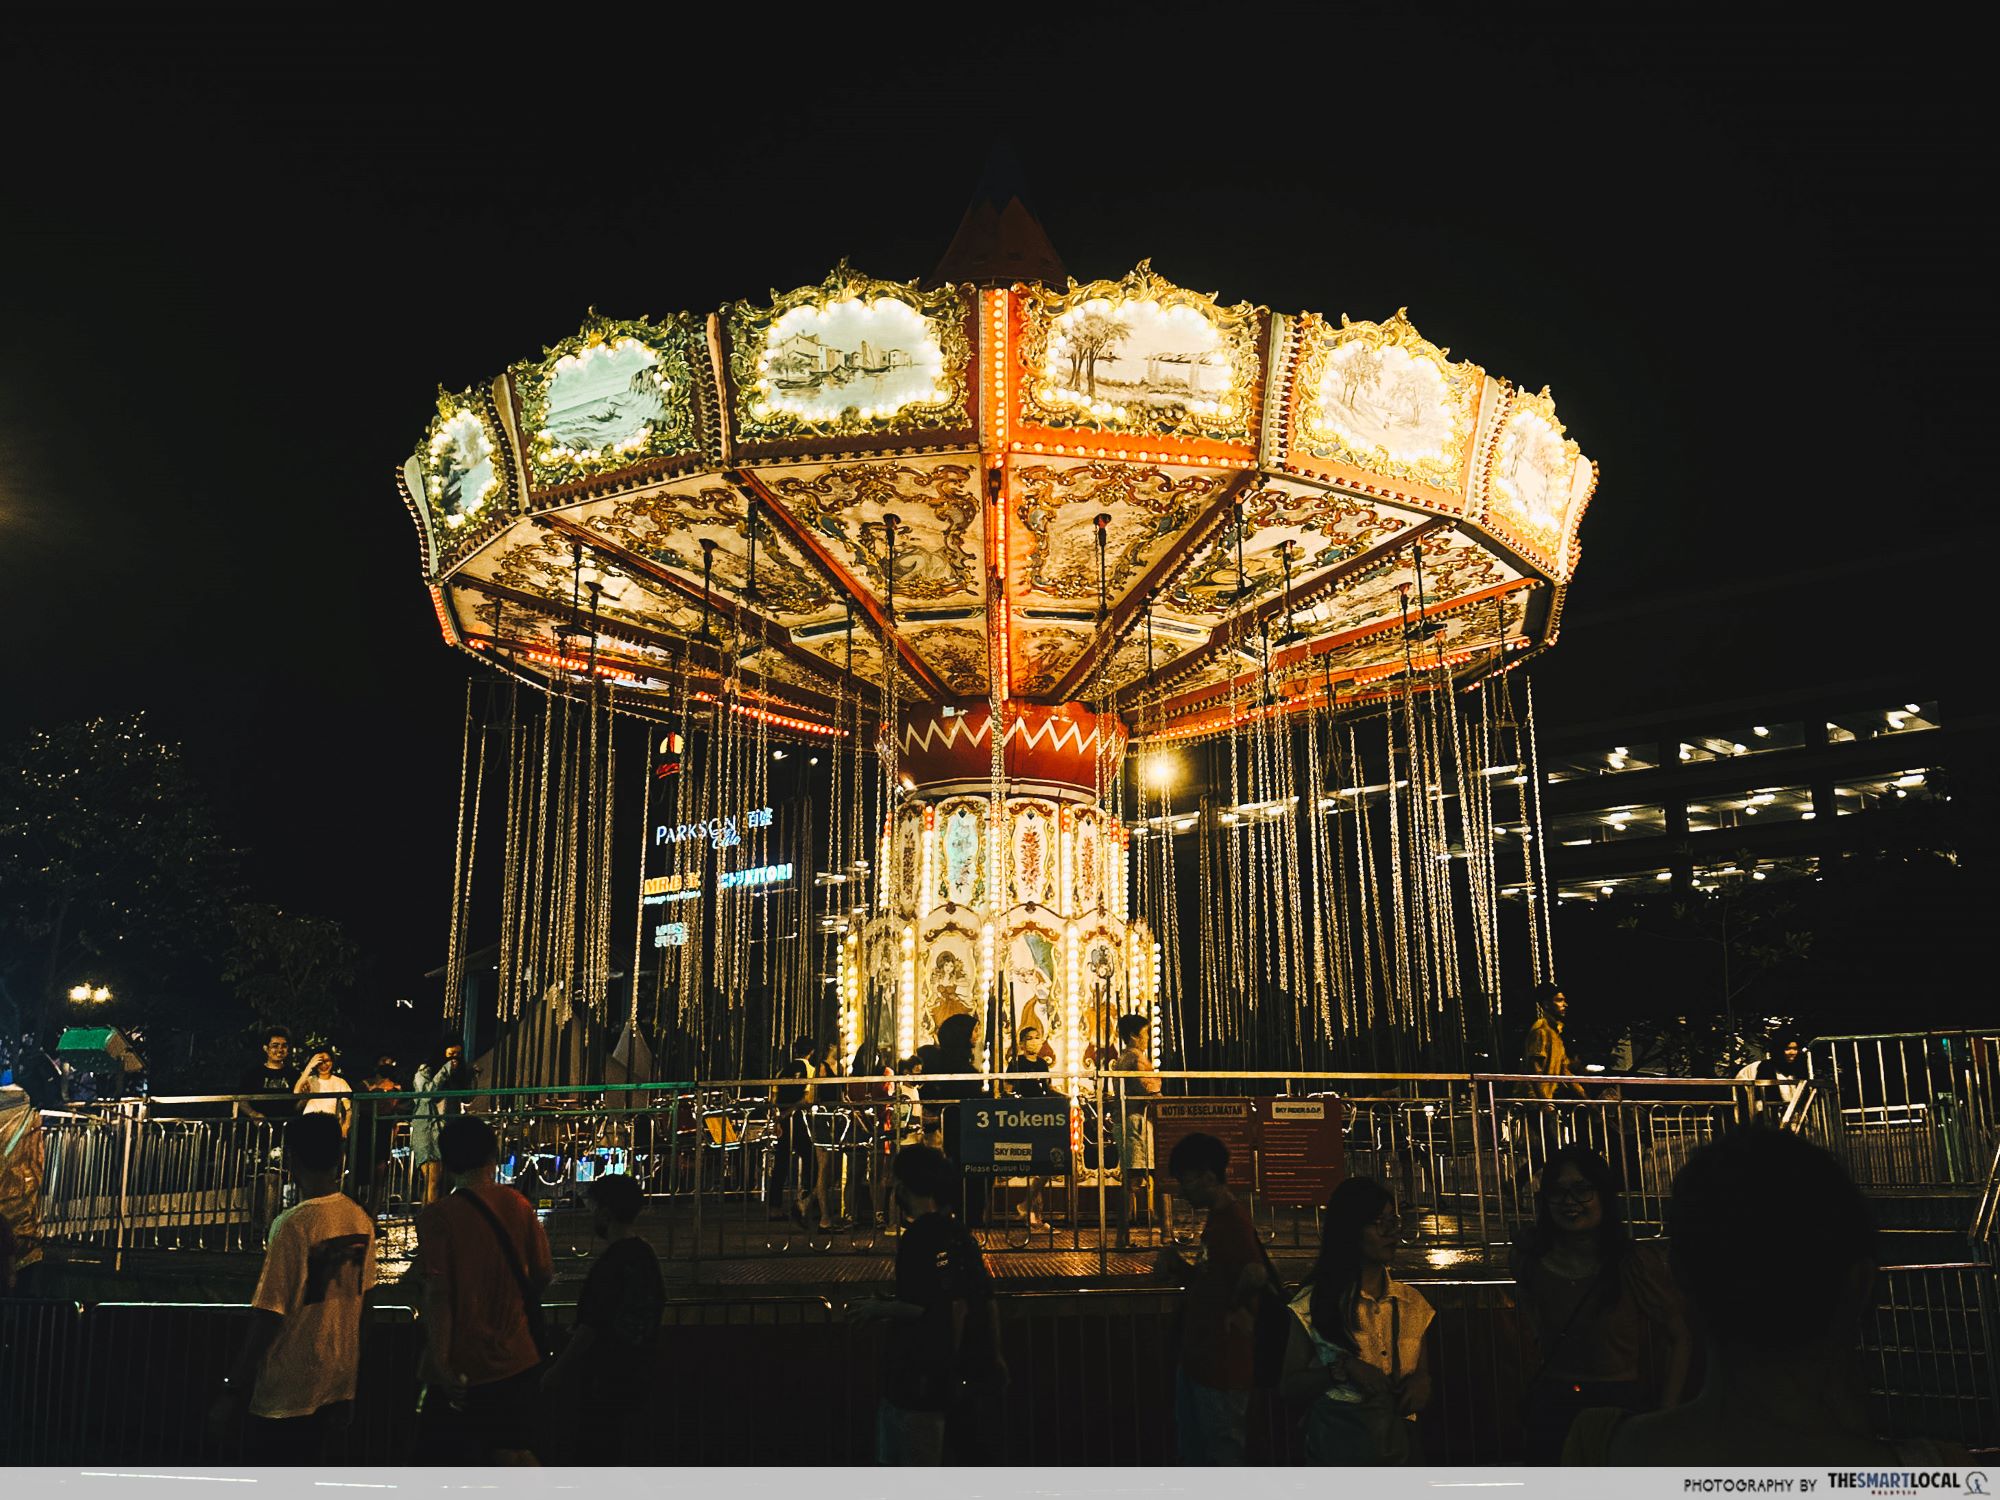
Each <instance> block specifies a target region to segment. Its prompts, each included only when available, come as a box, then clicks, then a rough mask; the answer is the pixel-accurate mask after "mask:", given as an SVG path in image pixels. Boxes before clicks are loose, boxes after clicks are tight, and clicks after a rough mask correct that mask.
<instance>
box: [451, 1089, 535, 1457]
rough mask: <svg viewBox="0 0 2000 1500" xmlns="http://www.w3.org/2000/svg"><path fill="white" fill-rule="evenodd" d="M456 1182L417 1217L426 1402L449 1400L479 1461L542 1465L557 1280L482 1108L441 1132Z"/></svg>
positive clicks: (530, 1212)
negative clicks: (539, 1446)
mask: <svg viewBox="0 0 2000 1500" xmlns="http://www.w3.org/2000/svg"><path fill="white" fill-rule="evenodd" d="M439 1134H440V1136H441V1140H440V1142H439V1149H440V1151H441V1153H442V1155H443V1159H444V1169H445V1171H446V1172H447V1173H448V1174H449V1175H450V1177H451V1180H452V1182H453V1185H454V1190H453V1191H452V1192H451V1193H449V1194H447V1195H446V1196H445V1197H444V1198H442V1199H440V1200H439V1201H438V1202H436V1203H433V1204H432V1205H431V1206H430V1207H429V1208H426V1209H425V1210H424V1211H423V1213H422V1214H420V1215H419V1216H418V1218H417V1255H418V1260H419V1263H420V1264H421V1266H422V1268H423V1277H424V1334H425V1338H424V1379H425V1382H426V1386H427V1389H426V1392H425V1403H426V1406H427V1407H428V1406H429V1404H430V1402H431V1401H432V1400H436V1401H439V1402H441V1403H442V1404H443V1405H445V1406H446V1407H448V1408H449V1410H450V1411H451V1412H452V1413H453V1417H454V1418H455V1420H447V1419H442V1418H437V1417H434V1418H433V1420H434V1422H436V1423H437V1424H438V1427H440V1428H455V1429H457V1431H458V1432H459V1433H460V1434H461V1435H462V1437H463V1446H465V1447H466V1448H468V1449H470V1450H472V1456H473V1458H474V1460H475V1461H481V1462H487V1463H496V1464H533V1463H535V1462H537V1460H536V1457H535V1454H534V1452H533V1450H532V1449H531V1448H529V1447H528V1444H527V1435H528V1434H529V1433H530V1432H532V1431H533V1430H534V1422H535V1416H536V1413H537V1411H538V1409H539V1407H540V1401H539V1399H538V1398H539V1395H540V1387H541V1367H542V1350H541V1347H540V1324H541V1299H542V1293H543V1291H544V1290H545V1289H546V1288H547V1286H548V1284H549V1282H550V1281H552V1280H554V1279H555V1263H554V1260H553V1258H552V1257H551V1256H550V1254H549V1239H548V1236H547V1235H546V1234H544V1233H543V1232H542V1225H541V1221H540V1220H539V1219H537V1218H536V1217H535V1211H534V1209H532V1208H531V1207H529V1206H528V1200H527V1199H525V1198H523V1197H522V1196H521V1195H520V1194H519V1193H516V1192H512V1191H509V1190H508V1189H506V1188H503V1187H501V1186H499V1185H498V1184H497V1183H496V1182H495V1181H494V1176H495V1174H496V1172H497V1171H498V1169H499V1163H500V1144H499V1142H498V1141H497V1140H496V1139H495V1138H494V1135H493V1127H492V1126H491V1125H489V1124H487V1123H486V1122H485V1121H484V1120H482V1119H480V1118H479V1117H478V1116H476V1115H454V1116H452V1117H451V1118H450V1119H448V1120H446V1121H445V1123H444V1128H443V1130H442V1131H440V1132H439Z"/></svg>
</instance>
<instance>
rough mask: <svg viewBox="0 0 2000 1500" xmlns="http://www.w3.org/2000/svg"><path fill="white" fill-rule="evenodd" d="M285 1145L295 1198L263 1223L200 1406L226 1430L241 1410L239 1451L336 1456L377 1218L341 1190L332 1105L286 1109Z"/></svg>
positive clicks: (286, 1460)
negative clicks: (246, 1319)
mask: <svg viewBox="0 0 2000 1500" xmlns="http://www.w3.org/2000/svg"><path fill="white" fill-rule="evenodd" d="M285 1154H286V1157H287V1159H288V1161H289V1164H290V1167H291V1171H292V1175H293V1177H294V1179H295V1180H296V1181H297V1183H298V1189H299V1202H298V1203H297V1205H296V1206H294V1207H292V1208H288V1209H286V1210H285V1211H284V1212H283V1213H282V1214H280V1215H278V1218H277V1221H276V1222H275V1223H273V1224H272V1226H271V1236H270V1241H269V1244H268V1246H267V1248H266V1249H265V1251H264V1268H263V1271H262V1273H261V1274H260V1275H259V1276H258V1278H257V1290H256V1293H255V1294H254V1295H253V1296H252V1298H251V1301H250V1305H251V1309H252V1310H251V1314H250V1319H251V1322H250V1336H249V1338H247V1339H246V1340H245V1341H244V1343H243V1348H242V1350H241V1351H240V1352H239V1353H238V1355H237V1357H236V1364H235V1366H234V1367H233V1369H232V1370H231V1372H230V1374H229V1376H228V1378H227V1379H225V1380H224V1381H223V1390H222V1394H221V1395H220V1396H218V1397H217V1398H216V1400H215V1404H214V1406H213V1407H212V1408H211V1409H210V1412H209V1418H210V1421H211V1423H212V1424H213V1425H214V1426H215V1428H216V1430H217V1431H218V1433H226V1432H227V1431H228V1430H229V1429H230V1428H232V1427H233V1426H234V1425H235V1424H236V1423H237V1422H238V1421H239V1420H240V1419H241V1418H242V1417H243V1416H244V1415H245V1414H246V1413H247V1414H248V1416H249V1419H250V1420H249V1425H248V1427H247V1428H246V1429H245V1432H244V1437H245V1442H244V1447H245V1457H246V1458H248V1459H249V1460H250V1461H251V1462H253V1463H260V1464H285V1465H294V1464H311V1463H319V1462H322V1461H325V1460H327V1459H333V1458H337V1457H338V1456H339V1455H338V1454H337V1453H336V1452H335V1451H334V1450H335V1449H336V1448H337V1447H338V1445H339V1444H340V1443H341V1442H342V1441H343V1439H344V1436H345V1433H346V1431H347V1428H348V1424H349V1421H350V1419H351V1417H352V1413H353V1406H354V1382H355V1375H356V1372H357V1371H358V1369H359V1367H360V1363H361V1322H362V1316H363V1311H364V1308H365V1305H366V1299H367V1297H368V1294H369V1292H370V1291H371V1290H372V1289H373V1288H374V1285H375V1225H374V1222H373V1221H372V1220H371V1219H370V1218H369V1217H368V1215H367V1214H366V1213H365V1212H364V1211H363V1210H362V1208H361V1207H360V1205H359V1204H357V1203H356V1202H355V1201H354V1200H353V1199H352V1198H349V1197H347V1196H346V1195H345V1194H343V1193H342V1192H341V1191H340V1180H341V1167H342V1161H343V1156H344V1152H343V1150H342V1146H341V1137H340V1124H339V1121H338V1120H336V1119H335V1118H334V1117H333V1116H332V1115H328V1114H311V1115H304V1116H301V1117H300V1118H299V1119H296V1120H294V1121H292V1122H291V1124H290V1125H289V1126H287V1127H286V1130H285Z"/></svg>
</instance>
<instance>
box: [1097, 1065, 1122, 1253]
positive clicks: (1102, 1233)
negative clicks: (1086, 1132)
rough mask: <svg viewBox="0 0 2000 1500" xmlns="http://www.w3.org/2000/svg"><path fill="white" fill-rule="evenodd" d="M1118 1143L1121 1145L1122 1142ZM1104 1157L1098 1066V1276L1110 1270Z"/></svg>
mask: <svg viewBox="0 0 2000 1500" xmlns="http://www.w3.org/2000/svg"><path fill="white" fill-rule="evenodd" d="M1119 1144H1120V1146H1121V1147H1122V1146H1123V1144H1124V1142H1123V1141H1120V1142H1119ZM1104 1158H1105V1150H1104V1069H1103V1068H1101V1067H1100V1068H1099V1069H1098V1070H1097V1274H1098V1275H1100V1276H1104V1275H1108V1274H1109V1273H1110V1270H1111V1246H1110V1243H1109V1238H1110V1231H1109V1230H1108V1229H1107V1228H1106V1225H1105V1217H1104ZM1120 1160H1121V1161H1122V1160H1123V1157H1121V1158H1120ZM1128 1191H1129V1189H1128Z"/></svg>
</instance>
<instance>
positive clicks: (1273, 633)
mask: <svg viewBox="0 0 2000 1500" xmlns="http://www.w3.org/2000/svg"><path fill="white" fill-rule="evenodd" d="M1065 280H1066V281H1067V278H1065ZM400 479H401V486H402V489H403V492H404V496H405V499H406V500H407V502H408V503H409V506H410V509H411V512H412V514H413V516H414V517H415V519H416V523H417V528H418V531H419V535H420V542H421V555H422V561H423V567H424V574H425V578H426V580H427V581H428V583H429V585H430V590H431V595H432V598H433V601H434V602H435V605H436V609H437V617H438V623H439V626H440V628H441V630H442V631H443V633H444V636H445V639H446V640H447V641H449V642H450V643H452V644H453V645H456V646H459V647H462V648H464V649H465V650H467V651H470V652H473V653H475V654H477V655H478V656H480V657H482V658H483V659H486V660H488V661H491V662H495V663H497V664H499V665H501V666H503V667H504V668H506V669H508V670H512V671H515V672H518V673H522V674H527V675H530V676H536V677H548V676H575V675H578V674H584V673H589V672H595V673H597V674H598V675H600V676H602V677H604V678H607V679H609V680H610V681H611V682H612V683H614V684H615V685H617V686H618V687H620V688H621V689H623V690H624V691H623V692H622V693H621V696H622V697H624V698H626V699H627V700H628V701H632V700H634V699H637V700H644V699H645V698H647V697H648V696H657V698H658V699H659V701H660V703H661V706H662V707H664V706H666V704H667V703H668V702H669V701H670V700H673V699H674V696H675V695H676V694H677V693H678V692H679V691H680V690H681V686H682V684H683V682H684V681H685V683H686V685H687V688H688V690H689V693H690V695H691V696H692V697H693V699H694V701H696V702H697V703H701V702H708V701H714V700H716V699H719V698H722V697H725V696H729V695H732V694H733V695H736V697H737V701H738V702H739V704H742V703H746V702H747V703H752V704H754V705H761V706H760V707H752V708H750V709H749V711H752V712H761V713H767V714H771V715H775V716H777V719H778V721H779V722H780V724H781V725H783V726H785V727H796V728H798V729H799V730H800V731H801V732H802V733H809V732H811V731H812V730H813V729H814V728H815V727H819V726H825V725H828V724H831V723H833V722H835V721H836V720H838V719H841V718H845V717H847V716H849V715H851V713H852V711H853V710H852V709H851V708H848V709H843V708H842V707H841V705H843V704H849V705H851V704H853V703H855V702H856V701H857V700H858V701H859V702H861V703H863V704H865V705H868V708H867V710H866V711H867V712H868V713H869V714H870V715H871V716H872V714H873V713H874V711H875V707H876V705H878V704H879V702H880V693H881V687H882V676H883V673H884V671H885V656H886V658H887V660H888V662H890V663H892V666H891V667H889V668H886V669H890V670H893V671H895V672H896V673H897V674H898V682H897V692H898V694H899V695H900V698H901V700H902V701H904V702H912V701H930V702H935V703H939V704H943V705H961V706H962V705H969V704H972V703H985V702H987V701H989V699H990V697H991V696H993V690H994V687H995V683H994V682H993V673H994V671H995V670H996V668H997V671H998V674H999V677H1000V682H999V684H998V687H999V689H1000V695H1001V696H1005V697H1008V698H1010V699H1016V700H1026V701H1030V702H1042V703H1064V702H1071V701H1088V702H1091V703H1095V704H1108V705H1109V706H1111V707H1112V708H1114V709H1115V710H1117V711H1119V712H1120V713H1122V714H1123V715H1124V716H1125V717H1126V718H1127V720H1128V721H1129V722H1131V723H1132V724H1134V725H1135V726H1137V727H1138V729H1139V730H1140V732H1141V733H1142V734H1143V735H1144V736H1145V737H1147V738H1183V737H1194V736H1199V735H1203V734H1207V733H1212V732H1215V731H1218V730H1220V729H1223V728H1224V727H1226V726H1228V725H1229V724H1231V723H1236V722H1241V721H1242V719H1243V718H1244V717H1245V716H1246V714H1248V713H1250V712H1255V711H1259V710H1261V709H1263V708H1273V709H1276V710H1278V711H1282V710H1284V709H1287V708H1297V707H1308V706H1314V705H1325V704H1326V702H1327V698H1328V695H1331V696H1332V698H1333V703H1334V706H1335V707H1336V708H1340V709H1346V708H1361V707H1365V706H1367V705H1368V704H1370V703H1373V702H1379V701H1380V700H1381V699H1382V698H1383V697H1384V696H1385V695H1386V694H1389V693H1391V692H1394V691H1396V690H1397V687H1398V679H1399V678H1401V677H1403V676H1405V675H1411V676H1413V678H1414V679H1415V681H1417V682H1418V683H1419V684H1420V685H1423V686H1434V685H1436V684H1437V683H1438V682H1440V681H1443V680H1447V679H1458V680H1463V679H1465V678H1468V677H1472V676H1478V675H1481V674H1484V673H1487V672H1490V671H1493V670H1496V669H1500V668H1504V667H1506V666H1509V665H1512V664H1513V663H1514V662H1516V661H1519V660H1521V659H1523V658H1525V657H1526V656H1527V655H1529V654H1531V653H1532V652H1533V651H1534V650H1536V649H1538V648H1541V647H1545V646H1547V645H1548V644H1550V643H1552V642H1553V641H1554V640H1555V638H1556V632H1557V627H1558V624H1559V621H1560V617H1561V612H1562V598H1563V591H1564V587H1565V585H1566V583H1567V580H1568V579H1569V577H1570V574H1571V572H1572V570H1573V569H1574V567H1575V566H1576V562H1577V557H1578V548H1577V528H1578V524H1579V522H1580V521H1581V519H1582V517H1583V512H1584V508H1585V506H1586V505H1587V503H1588V501H1589V499H1590V495H1591V492H1592V490H1593V488H1594V486H1595V483H1596V468H1595V466H1594V465H1593V464H1592V463H1591V462H1590V461H1589V460H1588V459H1586V458H1585V457H1584V456H1583V455H1582V454H1581V453H1580V452H1579V451H1578V448H1577V445H1576V444H1575V443H1574V442H1573V441H1571V440H1570V439H1569V438H1568V436H1567V435H1566V434H1565V432H1564V430H1563V425H1562V422H1561V420H1560V419H1559V418H1558V417H1557V415H1556V410H1555V406H1554V404H1553V402H1552V401H1551V400H1550V398H1549V395H1548V392H1547V391H1546V390H1544V391H1542V392H1540V393H1535V392H1530V391H1525V390H1521V389H1518V388H1516V387H1514V386H1512V385H1510V384H1509V383H1508V382H1507V381H1505V380H1504V379H1501V378H1500V377H1497V376H1494V375H1489V374H1488V373H1487V372H1486V371H1484V370H1482V369H1481V368H1480V367H1479V366H1477V365H1474V364H1471V363H1469V362H1467V361H1464V360H1454V359H1453V358H1452V357H1451V355H1450V351H1449V350H1447V349H1445V348H1442V347H1439V346H1438V345H1436V344H1433V343H1432V342H1430V341H1429V340H1428V339H1426V338H1424V337H1423V336H1422V335H1421V334H1419V333H1418V331H1417V329H1416V328H1415V326H1414V325H1412V323H1411V322H1410V321H1409V319H1408V318H1407V317H1405V316H1404V314H1403V313H1402V312H1401V311H1398V312H1396V313H1395V314H1394V315H1393V316H1390V317H1387V318H1384V319H1382V320H1381V321H1378V322H1350V321H1349V320H1348V319H1347V318H1346V317H1344V316H1343V317H1341V318H1340V319H1339V320H1338V321H1334V320H1331V319H1328V318H1326V317H1323V316H1321V315H1319V314H1316V313H1301V314H1287V313H1276V312H1272V311H1270V310H1268V309H1266V308H1262V307H1257V306H1253V305H1251V304H1249V303H1236V304H1225V303H1222V302H1219V301H1217V300H1216V299H1215V297H1213V296H1212V295H1205V294H1203V293H1200V292H1196V291H1191V290H1188V289H1186V288H1184V287H1179V286H1175V285H1173V284H1172V283H1171V282H1168V281H1166V280H1164V279H1162V278H1161V277H1160V276H1158V275H1157V274H1155V273H1154V272H1153V270H1152V269H1151V268H1150V266H1148V265H1147V264H1145V263H1143V262H1142V263H1141V264H1140V265H1139V267H1138V268H1137V269H1136V270H1134V271H1132V272H1131V273H1130V274H1129V275H1126V276H1124V277H1122V278H1121V279H1119V280H1116V281H1095V282H1090V283H1087V284H1083V285H1078V284H1077V283H1076V282H1074V281H1067V284H1066V285H1061V286H1058V285H1054V284H1051V283H1024V282H1015V283H1014V284H1011V285H1002V286H980V285H977V284H976V283H975V281H974V280H973V279H971V278H970V277H968V278H967V279H966V280H963V281H955V280H947V281H946V282H945V283H944V284H942V285H936V286H931V285H927V284H920V283H916V282H893V281H878V280H874V279H871V278H869V277H866V276H863V275H860V274H859V273H857V272H854V271H852V270H850V269H848V268H847V267H845V266H842V267H841V268H839V269H837V270H835V271H834V272H833V273H832V274H831V275H829V276H828V277H827V278H826V280H825V281H824V282H822V283H820V284H819V285H817V286H810V287H802V288H799V289H797V290H795V291H790V292H784V293H773V294H772V295H771V296H770V297H769V298H768V299H767V300H761V301H745V302H737V303H733V304H731V305H730V306H728V307H725V308H723V309H722V310H721V311H719V312H716V313H712V314H709V315H707V316H701V315H696V314H678V315H675V316H671V317H664V318H657V319H615V318H606V317H599V316H596V315H594V314H593V315H592V317H591V318H590V319H589V321H588V322H586V324H585V325H584V327H583V328H582V329H581V330H580V331H579V332H578V333H577V334H575V335H574V336H572V337H570V338H566V339H564V340H563V341H562V342H560V343H558V344H556V345H555V346H554V347H552V348H550V349H547V350H545V351H544V352H543V353H542V355H541V356H540V357H539V358H536V359H530V360H526V361H524V362H522V363H521V364H518V365H515V366H514V367H513V368H511V369H509V370H507V371H506V372H505V373H503V374H501V375H499V376H498V377H497V378H495V379H494V380H492V381H491V382H490V383H486V384H481V385H478V386H475V387H473V388H472V389H470V390H467V391H462V392H458V393H456V394H448V393H441V394H440V396H439V398H438V405H437V414H436V417H435V418H434V420H433V421H432V422H431V424H430V427H429V430H428V431H427V433H426V434H425V436H424V438H423V440H422V441H421V442H420V443H419V445H418V447H417V451H416V452H415V454H414V455H413V456H412V457H411V458H410V459H409V460H408V462H407V463H405V465H404V466H403V469H402V471H401V476H400ZM885 642H886V650H885V645H884V643H885ZM703 695H706V696H703Z"/></svg>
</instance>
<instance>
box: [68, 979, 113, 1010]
mask: <svg viewBox="0 0 2000 1500" xmlns="http://www.w3.org/2000/svg"><path fill="white" fill-rule="evenodd" d="M69 998H70V999H71V1000H72V1001H74V1002H75V1003H76V1004H78V1005H102V1004H104V1002H105V1001H107V1000H109V999H110V998H111V991H110V990H109V989H108V988H106V987H105V986H104V985H101V984H99V985H89V984H79V985H73V986H71V988H70V992H69Z"/></svg>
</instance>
